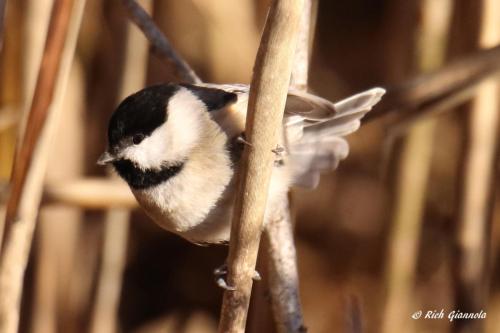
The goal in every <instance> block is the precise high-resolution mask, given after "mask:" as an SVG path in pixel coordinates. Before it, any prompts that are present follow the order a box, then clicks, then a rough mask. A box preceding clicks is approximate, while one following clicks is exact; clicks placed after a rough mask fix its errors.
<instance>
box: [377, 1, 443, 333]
mask: <svg viewBox="0 0 500 333" xmlns="http://www.w3.org/2000/svg"><path fill="white" fill-rule="evenodd" d="M420 10H421V12H422V19H421V23H420V24H421V25H420V27H419V29H418V32H419V37H420V38H419V40H418V48H417V57H418V58H417V62H418V67H419V69H420V71H423V72H425V71H428V70H431V69H433V68H436V67H437V66H439V65H440V63H442V62H443V60H444V55H445V50H444V47H438V46H439V45H445V42H444V41H445V39H446V35H447V32H448V29H449V22H450V12H451V2H450V1H449V0H439V1H438V0H426V1H422V2H421V8H420ZM435 125H436V120H435V119H432V118H427V119H424V120H421V121H419V122H417V123H414V124H413V126H412V127H411V128H410V129H409V131H408V134H407V136H406V137H405V138H403V142H402V146H401V151H400V152H397V153H400V155H399V156H398V162H397V163H398V164H397V166H396V168H397V174H398V176H397V179H396V182H395V190H394V195H395V204H394V207H393V213H392V214H393V215H392V221H391V223H392V226H391V231H390V236H389V249H388V263H387V268H386V281H385V282H386V292H387V299H386V306H385V309H384V318H383V326H382V332H386V333H392V332H403V331H406V332H408V331H410V330H413V329H414V327H411V325H409V322H411V319H410V317H409V314H410V313H411V310H412V309H413V308H414V307H413V306H414V304H413V301H412V299H413V290H414V282H415V270H416V264H417V256H418V247H419V240H420V232H421V225H422V218H423V215H424V210H425V197H426V190H427V182H428V178H429V173H430V166H431V160H432V145H433V138H434V129H435Z"/></svg>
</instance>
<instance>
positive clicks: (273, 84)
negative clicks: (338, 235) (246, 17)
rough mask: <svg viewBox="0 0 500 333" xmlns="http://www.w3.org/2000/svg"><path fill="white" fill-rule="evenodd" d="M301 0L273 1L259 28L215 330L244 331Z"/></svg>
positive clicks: (290, 68) (301, 5) (288, 79)
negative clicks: (225, 285) (223, 287)
mask: <svg viewBox="0 0 500 333" xmlns="http://www.w3.org/2000/svg"><path fill="white" fill-rule="evenodd" d="M303 4H304V2H303V0H293V1H291V0H286V1H285V0H274V1H273V2H272V4H271V8H270V11H269V15H268V18H267V21H266V26H265V28H264V33H263V36H262V40H261V44H260V47H259V51H258V53H257V58H256V61H255V72H254V76H253V79H252V84H251V87H250V96H249V103H248V113H247V121H246V130H245V133H247V135H248V141H249V142H250V144H251V145H250V146H248V147H246V149H245V151H244V154H243V158H242V170H241V175H240V176H241V179H240V186H239V195H238V196H237V198H236V203H235V208H234V213H233V222H232V226H231V238H230V244H229V258H228V270H229V273H228V283H229V284H230V285H232V286H234V287H235V288H236V290H235V291H226V292H224V298H223V304H222V310H221V318H220V322H219V332H244V330H245V323H246V317H247V311H248V305H249V302H250V294H251V289H252V276H253V273H254V270H255V263H256V260H257V251H258V248H259V242H260V236H261V230H262V224H263V219H264V214H265V210H266V202H267V197H268V193H267V192H268V187H269V182H270V177H271V171H272V166H273V160H274V158H275V157H274V156H273V153H272V150H273V149H274V147H276V144H277V143H278V138H279V135H280V132H281V131H280V129H281V121H282V119H283V112H284V108H285V100H286V95H287V91H288V85H289V82H290V74H291V70H292V63H293V56H294V52H295V48H296V44H297V43H296V42H297V31H298V28H299V23H300V13H301V11H302V8H303Z"/></svg>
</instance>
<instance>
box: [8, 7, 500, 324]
mask: <svg viewBox="0 0 500 333" xmlns="http://www.w3.org/2000/svg"><path fill="white" fill-rule="evenodd" d="M271 2H272V1H269V0H239V1H233V0H212V1H208V0H187V1H175V0H157V1H153V0H141V1H138V3H139V4H140V5H141V6H142V8H144V10H140V9H139V8H138V7H137V5H136V2H135V1H131V0H123V1H122V0H112V1H98V0H87V1H83V0H75V1H69V0H16V1H14V0H10V1H9V0H0V18H1V19H0V22H1V24H0V27H1V29H0V40H2V44H1V54H0V80H1V81H0V82H1V85H0V236H1V237H0V242H1V244H2V247H1V252H0V333H14V332H17V331H19V332H43V333H45V332H47V333H50V332H88V331H91V332H94V333H100V332H118V331H123V332H148V333H149V332H185V333H192V332H201V333H203V332H216V331H217V327H218V324H217V323H218V322H219V317H221V313H220V309H221V301H222V291H221V290H219V289H218V288H217V287H216V285H215V283H214V282H213V278H212V276H211V272H212V270H213V268H214V267H216V266H218V265H220V264H221V263H222V262H223V261H224V259H225V256H226V255H227V248H224V247H218V246H213V247H196V246H194V245H191V244H189V243H187V242H185V241H183V240H181V239H178V238H177V237H175V236H173V235H170V234H168V233H166V232H164V231H163V230H160V229H159V228H158V227H156V225H154V224H153V223H152V222H151V221H150V220H149V219H148V218H147V217H146V216H145V215H144V213H143V212H142V211H140V210H138V209H137V206H136V204H135V202H134V200H133V198H132V196H131V195H130V193H128V190H127V188H126V187H125V186H124V184H122V183H121V182H120V181H119V180H117V179H115V177H114V176H112V175H110V174H109V173H106V172H105V171H103V170H102V169H100V168H98V167H97V166H96V165H95V161H96V159H97V157H98V155H99V153H100V152H101V151H102V150H103V149H104V147H105V145H106V135H105V133H106V126H107V120H108V118H109V116H110V114H111V112H112V111H113V109H114V107H115V106H116V105H117V103H118V102H119V101H120V100H121V99H123V98H124V97H125V96H127V95H128V94H130V93H132V92H134V91H136V90H138V89H140V88H141V87H143V86H144V85H147V84H152V83H157V82H167V81H176V80H178V79H181V80H184V81H190V82H198V81H200V77H201V78H202V79H203V81H207V82H220V83H223V82H242V83H250V82H251V80H252V68H253V64H254V62H255V59H256V55H257V50H258V48H259V43H261V31H262V30H263V27H264V24H265V22H266V13H267V10H268V8H269V6H270V3H271ZM303 2H305V3H306V5H307V6H308V7H306V8H307V10H304V11H303V16H302V17H303V18H302V21H301V23H300V24H299V27H300V28H299V30H298V31H295V29H293V27H292V26H293V24H292V23H293V22H294V20H293V19H290V20H289V21H288V22H285V23H288V25H287V24H285V25H284V26H282V27H281V28H282V29H283V27H284V28H285V29H288V30H287V31H288V32H287V34H289V35H287V36H288V37H287V38H289V39H286V40H285V39H284V37H283V38H280V41H282V42H283V45H282V46H281V47H280V48H279V50H274V51H275V52H278V51H279V52H280V55H278V56H276V55H275V56H274V57H275V58H274V59H279V60H280V61H278V62H277V63H280V64H278V65H283V63H285V61H284V59H289V61H288V62H286V65H287V66H285V67H284V68H282V69H281V70H280V73H281V74H282V75H283V78H282V79H283V80H284V81H283V82H286V81H287V73H289V71H290V70H292V71H293V74H292V82H291V84H292V85H294V86H295V87H297V88H301V89H309V90H311V91H314V92H316V93H318V94H319V95H321V96H324V97H327V98H329V99H331V100H336V99H339V98H342V97H345V96H347V95H349V94H352V93H355V92H357V91H360V90H362V89H366V88H368V87H371V86H375V85H378V86H383V87H386V88H387V89H388V94H387V96H386V98H385V99H384V100H383V102H382V103H381V104H380V105H379V106H378V107H377V108H376V109H375V110H374V111H373V112H372V113H371V114H369V116H368V117H367V119H366V122H365V124H364V125H363V127H362V128H361V129H360V130H359V131H358V132H357V133H355V134H354V135H352V136H350V137H349V139H348V140H349V143H350V145H351V153H350V156H349V158H348V159H347V160H346V161H344V163H342V164H341V166H340V167H339V169H338V170H337V171H336V172H334V173H332V174H328V175H324V177H323V178H322V182H321V185H320V187H319V188H318V189H316V190H314V191H312V192H311V191H305V190H294V191H293V192H292V194H291V200H290V201H291V207H292V214H291V215H292V216H293V219H294V225H295V230H294V233H295V244H296V249H293V251H292V252H290V251H289V252H286V253H283V252H280V251H282V248H283V246H282V244H291V242H290V238H291V237H292V236H291V234H292V233H291V232H290V231H291V228H290V223H289V219H288V212H286V210H285V212H286V214H281V215H279V214H278V215H279V216H280V217H282V218H281V219H280V218H278V219H277V221H276V223H275V224H273V225H272V228H270V229H269V230H268V231H267V232H266V233H265V234H264V237H263V241H262V242H261V243H262V244H261V248H262V250H261V251H260V252H259V258H258V260H257V267H258V270H259V271H260V273H261V274H262V275H263V281H262V282H259V283H254V285H253V292H252V300H251V302H250V311H249V313H248V322H247V331H248V332H274V331H275V330H276V328H275V325H274V323H273V318H272V315H271V313H272V311H271V309H272V308H273V309H274V310H275V313H278V314H279V315H277V316H276V317H277V318H278V321H279V322H280V324H281V325H278V330H280V331H291V330H292V329H291V328H290V327H295V330H297V331H298V330H300V327H299V326H300V325H301V324H302V320H304V323H305V325H306V326H307V327H308V329H309V331H310V332H353V333H354V332H387V333H391V332H403V331H404V332H412V331H413V332H474V333H475V332H487V333H490V332H491V333H493V332H498V330H499V329H500V326H499V324H498V322H499V321H500V285H499V284H498V281H500V269H499V268H500V266H499V257H498V255H497V254H498V252H499V250H500V249H499V247H498V244H499V239H500V227H499V226H500V196H499V195H498V190H497V187H496V186H495V185H496V181H497V179H498V176H499V174H500V171H499V169H498V165H499V164H498V151H499V148H498V141H499V140H498V139H499V136H498V128H499V117H498V113H499V111H500V101H499V98H498V96H499V94H500V85H499V81H498V77H499V76H498V74H499V73H500V5H499V2H498V1H497V0H455V1H454V0H426V1H417V0H409V1H400V0H379V1H370V0H355V1H327V0H319V1H315V0H311V1H305V0H300V1H299V0H297V1H296V2H295V1H293V3H295V4H297V5H299V4H301V3H303ZM283 3H288V5H290V3H292V2H291V1H274V4H275V5H277V4H283ZM4 6H5V11H4V10H3V9H4ZM52 6H54V7H53V8H54V10H52V11H51V8H52ZM279 8H280V10H285V11H286V10H289V9H290V8H289V7H286V5H284V6H283V7H279ZM148 13H149V14H148ZM2 14H3V15H2ZM308 14H310V15H308ZM149 15H152V17H153V19H154V22H156V25H155V24H154V23H153V21H150V20H149V19H148V18H149ZM295 18H297V17H295ZM307 18H309V19H310V20H309V21H308V20H307ZM267 19H268V20H270V21H268V24H269V25H272V24H278V23H279V22H276V18H275V16H273V15H270V16H269V17H268V18H267ZM80 22H81V24H80ZM281 23H283V22H281ZM136 24H138V25H139V26H140V27H141V29H142V31H141V30H139V29H138V28H137V26H136ZM269 29H271V28H269ZM268 33H269V31H268ZM313 33H314V38H312V39H310V40H309V39H308V37H309V36H313ZM165 36H166V37H165ZM264 36H267V35H266V34H264ZM77 37H78V38H77ZM146 37H147V38H146ZM167 38H168V39H167ZM296 38H297V39H298V40H299V43H298V45H299V46H298V49H297V50H298V51H297V53H296V56H295V57H293V54H291V53H290V52H292V51H291V49H286V48H287V47H288V48H290V47H291V45H293V44H294V42H293V39H296ZM46 40H47V43H46ZM266 41H268V39H267V37H264V38H263V41H262V44H261V52H260V53H259V59H262V58H263V57H265V56H269V55H272V53H267V52H273V50H272V48H269V47H267V48H266V44H265V43H266ZM172 46H175V47H172ZM263 50H267V51H263ZM288 51H290V52H288ZM311 53H312V55H311V61H310V65H309V61H308V60H309V55H310V54H311ZM276 57H277V58H276ZM292 58H293V59H292ZM292 60H293V61H292ZM257 63H258V62H257ZM40 64H42V65H41V66H40ZM292 64H293V65H292ZM291 66H292V67H293V68H292V67H291ZM309 67H310V68H309ZM308 68H309V72H308ZM260 69H261V68H260V67H259V66H256V75H264V76H265V75H266V74H265V69H263V70H264V72H260ZM195 72H196V74H195ZM258 73H260V74H258ZM263 73H264V74H263ZM255 79H256V78H254V80H255ZM280 82H281V81H280ZM283 82H282V83H283ZM255 84H256V83H255ZM283 84H285V83H283ZM257 91H259V90H257ZM269 92H270V90H269V89H268V88H266V87H265V86H263V87H261V90H260V91H259V94H266V93H269ZM274 93H278V92H274ZM256 98H258V95H256ZM256 104H258V99H257V102H256ZM278 106H279V105H278ZM257 109H258V107H257ZM279 111H280V110H279V107H278V108H277V110H276V112H279ZM273 115H274V116H275V117H274V118H276V119H275V120H279V114H274V113H273ZM268 116H269V115H268ZM266 122H267V121H266ZM250 123H252V122H250ZM24 129H26V130H24ZM260 130H262V129H260ZM260 130H256V131H257V132H256V133H259V131H260ZM255 135H256V137H258V136H259V134H255ZM251 140H253V139H252V138H251ZM256 140H258V139H256ZM16 141H17V142H19V143H18V145H17V148H16ZM269 143H270V144H271V145H272V139H271V140H270V141H268V142H267V141H266V143H265V144H269ZM16 151H17V156H16V157H14V156H15V155H16V154H15V152H16ZM262 151H266V148H263V150H262ZM252 158H255V156H254V157H250V159H252ZM250 165H251V164H250ZM251 181H252V180H250V182H251ZM248 183H249V181H247V184H248ZM265 183H266V181H265V179H264V180H263V182H261V183H259V184H265ZM257 187H258V188H257V190H259V189H261V188H263V187H265V186H260V185H259V186H257ZM257 198H258V197H257ZM261 201H263V200H261ZM261 204H262V203H261ZM242 207H244V208H242V211H249V212H251V213H252V214H254V215H255V216H259V215H261V214H258V213H259V210H257V209H255V208H251V207H250V206H245V204H243V206H242ZM249 207H250V208H249ZM261 208H262V206H261ZM260 212H261V211H260ZM236 218H238V216H237V217H236ZM4 221H5V223H4ZM254 222H255V223H256V224H255V225H254V226H256V227H257V229H258V226H259V223H260V221H258V219H254ZM283 222H284V223H283ZM238 225H239V226H240V224H239V223H238ZM247 230H248V229H247ZM235 234H237V233H236V231H235ZM247 236H248V235H247ZM249 236H251V237H252V239H251V241H250V242H249V244H252V247H253V249H254V250H257V245H258V239H259V237H255V236H256V235H255V233H250V234H249ZM239 237H240V239H241V237H242V236H241V233H240V234H239ZM243 239H245V237H243ZM246 239H248V237H247V238H246ZM233 243H235V242H233ZM238 245H239V246H241V245H242V244H241V242H240V243H239V244H232V245H231V246H232V249H231V251H233V252H232V253H233V254H232V255H230V263H229V264H230V268H233V273H234V274H236V276H233V275H230V276H229V281H230V282H231V283H232V282H234V283H236V284H237V285H240V284H241V283H243V284H245V286H244V287H241V289H239V290H241V291H242V292H243V293H246V294H245V296H246V295H248V293H249V292H250V288H251V280H250V275H251V273H252V267H253V265H254V262H255V259H256V258H255V257H254V254H255V253H253V254H250V257H248V258H250V259H248V258H247V259H244V260H243V261H240V262H239V263H238V261H237V260H236V261H233V259H234V258H235V257H238V255H237V254H238V248H237V247H235V246H238ZM280 245H281V246H280ZM295 250H296V253H297V256H298V276H299V278H300V300H299V299H298V294H297V291H296V290H295V289H294V288H295V287H296V286H297V283H292V285H293V288H292V289H291V290H287V289H285V288H282V287H283V285H284V281H285V280H286V281H285V282H290V281H291V280H293V279H294V278H295V275H296V271H297V270H296V267H295V266H294V264H293V263H294V262H295V260H294V259H295ZM235 253H236V255H235ZM287 255H288V257H287ZM240 259H241V257H240ZM283 262H284V263H286V264H285V265H283ZM268 263H271V265H270V266H269V267H268V266H267V265H268ZM288 263H292V264H291V265H290V264H288ZM231 265H234V266H231ZM242 265H243V266H242ZM280 265H281V266H280ZM235 267H236V268H235ZM241 267H243V268H244V269H238V268H241ZM241 272H243V274H244V275H243V276H242V275H238V274H240V273H241ZM285 276H286V278H284V277H285ZM242 286H243V285H242ZM235 295H236V296H238V295H237V294H235V293H232V294H231V293H228V294H226V296H225V306H224V309H225V310H223V314H222V318H223V321H222V324H221V325H220V326H219V331H229V328H228V327H229V326H231V327H232V329H234V327H235V326H234V322H232V323H231V320H228V317H227V315H229V314H230V313H229V312H230V311H231V310H235V307H234V306H232V305H231V304H232V303H231V302H235V299H234V296H235ZM231 297H233V299H231ZM280 297H282V298H281V299H280ZM236 301H237V300H236ZM287 304H288V305H292V304H293V306H291V309H292V310H291V311H290V312H287V310H286V309H285V308H286V307H284V306H283V305H287ZM300 304H302V307H301V306H300ZM247 306H248V304H244V306H243V307H242V308H245V309H243V312H241V313H239V314H238V316H240V315H242V316H243V317H238V318H239V326H240V329H239V330H238V329H234V331H241V330H242V327H243V326H244V319H245V317H246V307H247ZM441 309H444V312H445V313H446V314H447V313H448V312H450V311H452V310H460V311H462V312H479V311H481V310H483V311H485V312H487V317H486V319H484V320H456V321H454V322H450V321H449V320H447V319H446V318H445V319H442V320H428V319H427V320H426V319H420V320H413V319H411V314H412V313H414V312H416V311H418V310H423V311H424V312H425V311H426V310H437V311H440V310H441ZM302 312H303V313H302ZM302 316H303V318H302Z"/></svg>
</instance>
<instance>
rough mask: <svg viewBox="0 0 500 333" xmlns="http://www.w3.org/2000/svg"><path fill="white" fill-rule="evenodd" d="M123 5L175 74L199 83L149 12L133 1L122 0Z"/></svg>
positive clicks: (157, 53)
mask: <svg viewBox="0 0 500 333" xmlns="http://www.w3.org/2000/svg"><path fill="white" fill-rule="evenodd" d="M123 6H124V7H125V9H126V10H127V13H128V15H129V17H130V19H131V20H132V21H134V23H135V24H136V25H137V26H138V27H139V28H140V29H141V30H142V32H143V33H144V35H145V36H146V38H147V39H148V40H149V41H150V42H151V45H152V52H153V53H154V54H155V55H156V56H158V58H160V59H161V60H163V61H164V62H165V63H166V64H167V65H168V66H169V67H170V68H171V69H172V71H173V72H174V73H176V75H177V76H178V77H179V78H180V79H181V80H183V81H185V82H188V83H201V82H202V81H201V79H200V78H199V77H198V76H197V75H196V73H195V72H194V71H193V70H192V69H191V67H189V65H188V64H187V63H186V62H185V61H184V59H182V57H181V56H180V55H179V54H178V53H177V51H175V49H174V48H173V47H172V45H171V44H170V42H169V41H168V39H167V37H165V35H164V34H163V33H162V32H161V30H160V29H159V28H158V26H156V24H155V23H154V22H153V20H152V19H151V17H150V16H149V14H148V13H147V12H146V11H145V10H144V9H143V8H142V7H141V6H140V5H139V4H138V3H137V2H136V1H135V0H123Z"/></svg>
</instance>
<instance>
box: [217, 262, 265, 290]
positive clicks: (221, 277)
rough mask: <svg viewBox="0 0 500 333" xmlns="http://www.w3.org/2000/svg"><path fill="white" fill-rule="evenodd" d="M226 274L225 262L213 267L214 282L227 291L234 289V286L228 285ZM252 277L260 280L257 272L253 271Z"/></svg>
mask: <svg viewBox="0 0 500 333" xmlns="http://www.w3.org/2000/svg"><path fill="white" fill-rule="evenodd" d="M226 276H227V264H223V265H221V266H219V267H217V268H216V269H214V278H215V283H217V285H218V286H219V287H221V288H222V289H224V290H229V291H234V290H236V288H235V287H234V286H230V285H228V284H227V282H226ZM252 279H253V280H254V281H260V280H262V277H261V276H260V274H259V272H257V271H254V273H253V276H252Z"/></svg>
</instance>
